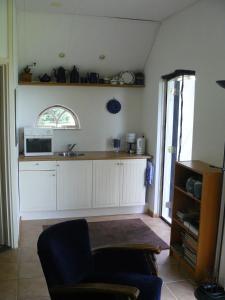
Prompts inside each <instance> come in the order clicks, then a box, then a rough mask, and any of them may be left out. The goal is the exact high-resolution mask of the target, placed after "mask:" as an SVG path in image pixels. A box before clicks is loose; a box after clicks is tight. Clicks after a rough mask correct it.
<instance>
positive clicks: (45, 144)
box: [26, 138, 52, 154]
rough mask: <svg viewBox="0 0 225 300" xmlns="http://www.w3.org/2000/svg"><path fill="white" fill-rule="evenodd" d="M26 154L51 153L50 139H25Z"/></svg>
mask: <svg viewBox="0 0 225 300" xmlns="http://www.w3.org/2000/svg"><path fill="white" fill-rule="evenodd" d="M26 148H27V149H26V150H27V153H40V154H41V153H51V152H52V139H51V138H38V139H35V138H27V139H26Z"/></svg>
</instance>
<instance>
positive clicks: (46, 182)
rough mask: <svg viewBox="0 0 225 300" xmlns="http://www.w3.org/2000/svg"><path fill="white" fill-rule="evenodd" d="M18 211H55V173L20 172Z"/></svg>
mask: <svg viewBox="0 0 225 300" xmlns="http://www.w3.org/2000/svg"><path fill="white" fill-rule="evenodd" d="M19 180H20V211H24V212H25V211H50V210H56V171H20V175H19Z"/></svg>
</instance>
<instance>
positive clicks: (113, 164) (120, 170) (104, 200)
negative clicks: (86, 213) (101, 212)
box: [93, 159, 146, 208]
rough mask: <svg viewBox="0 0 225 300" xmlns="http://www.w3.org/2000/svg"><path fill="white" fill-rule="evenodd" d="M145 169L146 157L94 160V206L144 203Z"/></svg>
mask: <svg viewBox="0 0 225 300" xmlns="http://www.w3.org/2000/svg"><path fill="white" fill-rule="evenodd" d="M145 169H146V159H134V160H131V159H129V160H101V161H94V162H93V192H94V195H93V198H94V201H93V205H94V207H95V208H100V207H119V206H133V205H144V204H145V193H146V187H145V185H144V182H145V180H144V179H145Z"/></svg>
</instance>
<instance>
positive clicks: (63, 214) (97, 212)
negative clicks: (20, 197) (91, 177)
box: [20, 205, 148, 220]
mask: <svg viewBox="0 0 225 300" xmlns="http://www.w3.org/2000/svg"><path fill="white" fill-rule="evenodd" d="M147 210H148V207H147V205H145V206H130V207H113V208H92V209H81V210H63V211H38V212H37V211H35V212H20V217H21V219H22V220H41V219H60V218H79V217H92V216H93V217H97V216H110V215H126V214H137V213H144V212H146V211H147Z"/></svg>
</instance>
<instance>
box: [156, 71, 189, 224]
mask: <svg viewBox="0 0 225 300" xmlns="http://www.w3.org/2000/svg"><path fill="white" fill-rule="evenodd" d="M165 84H166V95H165V99H166V101H165V102H166V105H165V124H164V148H163V164H162V168H163V170H162V174H163V176H162V198H161V216H162V218H163V219H165V220H166V221H167V222H168V223H171V217H172V200H173V183H174V171H175V162H176V160H178V161H185V160H191V156H192V138H193V120H194V91H195V76H187V75H182V76H177V77H174V78H170V79H169V80H166V81H165Z"/></svg>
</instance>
